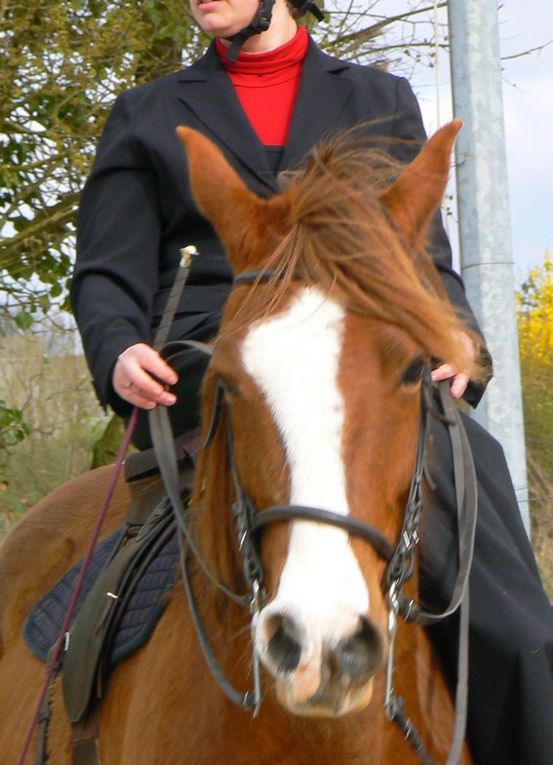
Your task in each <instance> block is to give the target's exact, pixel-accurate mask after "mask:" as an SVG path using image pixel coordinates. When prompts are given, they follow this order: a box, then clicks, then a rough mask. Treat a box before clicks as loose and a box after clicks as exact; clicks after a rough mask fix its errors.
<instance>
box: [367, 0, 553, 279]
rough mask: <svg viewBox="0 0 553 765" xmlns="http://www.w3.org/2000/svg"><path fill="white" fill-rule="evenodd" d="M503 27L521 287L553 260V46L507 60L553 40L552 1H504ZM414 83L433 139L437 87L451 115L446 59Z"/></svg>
mask: <svg viewBox="0 0 553 765" xmlns="http://www.w3.org/2000/svg"><path fill="white" fill-rule="evenodd" d="M453 1H454V2H455V0H453ZM381 4H382V8H383V10H384V9H385V6H389V7H390V12H393V11H394V10H396V9H397V8H398V7H401V6H405V3H404V2H398V1H397V0H382V3H381ZM430 4H431V0H430V1H429V5H430ZM444 19H445V15H444ZM499 23H500V44H501V55H502V58H503V62H502V67H503V101H504V108H505V134H506V144H507V146H506V148H507V162H508V177H509V197H510V207H511V231H512V243H513V262H514V275H515V279H516V281H517V283H520V282H521V281H523V280H524V279H525V278H526V276H527V274H528V271H529V270H530V268H532V267H533V266H535V265H538V264H540V263H542V262H543V257H544V252H545V250H546V249H549V251H550V252H551V253H552V254H553V42H552V44H551V45H549V46H548V47H546V48H545V49H544V50H542V51H541V52H540V53H533V54H530V55H527V56H522V57H520V56H519V57H515V58H507V57H511V56H517V54H519V53H521V52H523V51H525V50H530V49H532V48H536V47H538V46H541V45H544V44H546V43H547V42H549V41H553V2H552V1H551V0H524V1H523V0H505V2H504V3H503V7H502V8H501V9H500V11H499ZM411 82H412V84H413V86H414V89H415V91H416V93H417V95H418V97H419V100H420V103H421V107H422V110H423V116H424V120H425V124H426V127H427V130H428V131H429V132H432V131H433V130H434V129H435V128H436V126H437V124H438V119H437V107H436V103H437V99H436V91H437V83H438V82H439V85H440V88H439V91H440V98H439V103H440V122H441V123H443V122H446V121H447V119H448V118H449V117H450V116H451V105H450V87H451V86H450V76H449V61H448V58H447V56H444V55H442V57H441V59H440V65H439V68H438V73H437V75H436V72H435V71H434V70H429V69H425V68H422V67H419V68H418V69H416V70H415V71H414V72H413V75H412V77H411ZM452 239H454V237H453V236H452Z"/></svg>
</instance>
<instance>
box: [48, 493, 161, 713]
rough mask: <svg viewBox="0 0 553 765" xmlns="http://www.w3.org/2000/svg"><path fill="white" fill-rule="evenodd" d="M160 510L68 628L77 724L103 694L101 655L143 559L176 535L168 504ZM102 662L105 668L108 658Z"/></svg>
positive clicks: (69, 690)
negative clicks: (93, 701) (92, 702)
mask: <svg viewBox="0 0 553 765" xmlns="http://www.w3.org/2000/svg"><path fill="white" fill-rule="evenodd" d="M157 510H159V513H156V511H154V513H153V514H152V516H153V517H152V518H151V521H152V523H151V525H150V524H147V525H146V527H144V528H143V529H142V530H141V532H140V533H139V534H138V535H137V536H136V537H134V538H133V539H130V540H128V541H127V542H126V544H124V545H123V547H122V548H121V549H120V550H119V551H118V553H117V555H115V556H114V558H113V560H112V561H111V562H110V563H109V565H108V566H107V567H106V569H105V570H104V571H103V572H102V573H101V574H100V576H99V577H98V579H97V580H96V582H95V584H94V586H93V587H92V589H91V591H90V593H89V595H88V597H87V599H86V601H85V602H84V604H83V606H82V608H81V609H80V611H79V613H78V616H77V618H76V619H75V622H74V624H73V626H72V627H71V630H70V632H69V642H68V645H67V649H66V652H65V655H64V659H63V668H62V687H63V695H64V702H65V708H66V711H67V716H68V718H69V720H70V721H71V722H73V723H74V722H78V721H79V720H81V719H82V718H83V717H84V715H85V714H86V713H87V711H88V708H89V706H90V702H91V700H92V697H93V694H96V696H98V695H101V687H102V685H103V679H102V678H100V670H101V667H102V662H103V657H104V655H105V653H106V652H107V651H109V643H110V639H112V638H113V635H114V633H115V631H116V625H117V623H118V621H119V619H120V618H121V614H122V612H123V609H124V605H125V603H126V602H127V601H128V597H129V595H130V594H131V593H132V592H133V590H134V588H135V586H136V584H137V582H138V581H139V580H140V578H141V576H142V574H143V572H144V564H145V561H146V560H151V558H152V556H154V555H155V554H156V552H157V551H158V550H159V549H160V548H161V547H162V546H164V545H165V544H166V543H167V539H168V538H169V537H170V536H172V535H174V528H173V525H172V522H173V518H172V510H171V507H170V505H169V504H168V503H164V504H163V505H162V506H160V507H159V508H158V509H157ZM156 515H157V517H155V516H156ZM104 664H105V671H106V672H107V671H108V670H109V661H107V660H106V661H105V662H104Z"/></svg>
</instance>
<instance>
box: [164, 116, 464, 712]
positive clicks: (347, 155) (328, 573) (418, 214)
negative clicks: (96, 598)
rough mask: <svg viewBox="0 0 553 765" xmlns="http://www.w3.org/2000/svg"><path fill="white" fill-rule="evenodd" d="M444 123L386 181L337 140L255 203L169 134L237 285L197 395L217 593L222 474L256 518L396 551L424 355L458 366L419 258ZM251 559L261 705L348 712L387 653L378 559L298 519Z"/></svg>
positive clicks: (439, 187)
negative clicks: (358, 524)
mask: <svg viewBox="0 0 553 765" xmlns="http://www.w3.org/2000/svg"><path fill="white" fill-rule="evenodd" d="M459 127H460V124H459V123H458V122H453V123H451V124H449V125H447V126H445V127H444V128H442V129H441V130H440V131H438V133H436V135H435V136H434V137H433V138H432V139H431V140H430V141H429V142H428V143H427V144H426V146H425V147H424V148H423V149H422V151H421V152H420V153H419V154H418V156H417V157H416V159H415V160H414V161H413V162H412V163H411V164H410V165H408V166H407V167H405V168H404V169H402V170H401V171H398V173H396V175H395V179H394V180H392V179H391V175H390V174H391V172H392V171H393V170H394V168H393V167H392V165H391V164H390V163H389V162H388V161H387V160H385V159H384V158H383V156H380V155H375V154H374V152H371V151H366V150H358V149H352V148H351V146H350V145H349V144H348V142H347V140H342V139H336V140H334V141H331V142H329V143H327V144H324V145H321V146H319V147H317V149H316V150H314V151H313V152H312V153H311V155H310V157H309V158H308V160H307V162H306V165H305V167H304V168H303V169H302V170H298V171H297V172H296V173H294V174H292V175H291V176H290V177H289V178H287V181H286V184H285V186H284V188H283V190H282V192H281V193H279V194H277V195H275V196H273V197H271V198H269V199H262V198H259V197H258V196H256V195H255V194H253V193H252V192H251V191H250V190H249V189H248V188H247V187H246V186H245V184H244V183H243V182H242V180H241V179H240V178H239V176H238V174H237V173H236V172H235V171H234V169H232V167H231V166H230V164H229V162H228V161H227V160H226V159H225V157H224V156H223V154H222V152H221V151H220V150H219V149H218V148H217V147H216V146H215V145H213V144H212V143H211V142H210V141H209V140H208V139H207V138H206V137H204V136H203V135H201V134H200V133H197V132H195V131H193V130H191V129H188V128H179V129H178V133H179V136H180V138H181V140H182V142H183V143H184V145H185V148H186V151H187V157H188V165H189V172H190V179H191V185H192V189H193V193H194V195H195V198H196V201H197V203H198V206H199V208H200V209H201V211H202V212H203V213H204V214H205V215H206V217H207V218H208V219H209V220H210V221H211V223H212V225H213V226H214V228H215V230H216V232H217V234H218V236H219V237H220V239H221V241H222V242H223V243H224V245H225V248H226V251H227V254H228V258H229V260H230V262H231V264H232V267H233V270H234V272H235V274H237V275H240V274H245V273H250V272H252V271H253V272H254V273H253V275H252V274H251V273H250V276H249V277H246V278H243V279H242V280H241V281H240V280H238V281H237V282H236V284H235V288H234V289H233V291H232V294H231V296H230V299H229V301H228V303H227V306H226V309H225V313H224V316H223V321H222V325H221V332H220V334H219V336H218V338H217V340H216V341H215V345H214V353H213V357H212V361H211V363H210V367H209V370H208V372H207V375H206V380H205V383H204V407H205V414H204V421H205V424H206V427H208V423H209V422H210V421H211V420H212V411H213V406H214V398H215V396H216V390H219V391H222V396H223V398H224V400H225V402H226V403H225V407H224V408H225V412H224V418H225V419H226V420H227V421H228V422H229V423H230V426H231V428H232V456H231V459H232V462H233V470H230V469H229V467H228V460H229V457H228V455H227V449H226V446H224V447H222V448H221V449H220V452H219V459H220V460H222V461H223V463H224V465H226V469H224V465H223V464H221V462H218V461H217V460H216V459H214V458H213V456H211V457H210V454H209V452H210V449H207V450H206V453H205V454H204V455H203V456H202V458H201V462H200V466H199V472H200V477H201V480H200V488H199V489H198V490H197V497H196V499H197V501H198V502H199V503H200V504H202V505H203V512H204V516H205V522H203V528H204V530H205V529H207V528H208V529H209V531H206V533H205V534H204V537H206V538H208V537H209V538H211V539H212V540H213V541H212V543H211V544H212V551H211V555H210V553H209V550H207V547H208V545H207V543H205V539H204V550H207V552H206V555H207V556H208V558H209V559H210V562H211V564H212V565H213V566H214V567H215V568H216V570H217V573H218V574H219V575H220V576H221V578H223V579H226V580H227V581H229V579H231V578H232V577H235V576H236V571H237V570H240V564H239V559H238V558H237V552H236V542H235V540H234V539H233V533H232V531H231V530H230V526H229V525H228V524H229V523H230V522H229V521H227V520H224V519H223V515H224V514H228V515H229V516H230V509H229V508H230V505H231V504H232V497H233V492H234V491H235V486H234V483H235V482H236V481H235V480H234V481H233V477H232V475H231V473H233V472H234V476H235V478H236V476H239V481H240V485H241V487H243V490H244V492H245V493H246V494H247V495H248V497H249V498H250V499H251V501H252V503H253V505H254V506H255V507H256V508H258V511H257V512H259V513H260V514H262V513H263V511H264V509H266V508H270V507H274V506H282V505H285V506H307V507H310V508H317V509H321V510H323V511H330V512H332V513H335V514H337V515H339V516H342V517H345V518H353V519H356V520H359V521H362V522H364V523H365V524H369V525H370V526H371V527H373V528H375V529H377V530H378V531H379V532H380V533H381V534H382V535H384V536H385V537H386V538H387V539H388V540H389V541H390V543H395V541H396V538H397V535H398V533H399V529H400V528H401V523H402V519H403V512H404V508H405V503H406V496H407V493H408V490H409V486H410V481H411V476H412V472H413V465H414V461H415V456H416V452H417V439H418V432H419V422H420V410H421V397H422V393H421V391H422V387H423V384H422V382H421V380H422V377H423V371H424V370H425V369H427V368H428V365H429V364H430V361H431V359H447V360H448V361H449V362H451V363H453V364H455V365H456V366H457V367H458V368H463V369H469V368H470V361H469V359H468V358H467V357H466V356H465V355H464V350H463V347H462V345H461V343H459V333H460V332H461V325H460V323H459V321H458V319H457V318H456V316H455V315H454V312H453V310H452V309H451V307H450V305H449V304H448V302H447V300H446V299H445V297H444V295H443V293H442V290H441V287H440V284H439V282H438V279H437V276H436V272H435V268H434V266H433V265H432V263H431V261H430V259H429V257H428V255H427V254H426V252H425V241H426V234H427V231H428V228H429V226H430V223H431V219H432V216H433V214H434V213H435V211H436V209H437V208H438V207H439V205H440V203H441V200H442V196H443V194H444V190H445V186H446V183H447V177H448V172H449V165H450V155H451V150H452V147H453V144H454V140H455V136H456V134H457V132H458V130H459ZM262 272H265V277H266V278H265V277H263V276H261V273H262ZM225 443H226V441H225ZM210 487H211V488H210ZM224 505H226V506H224ZM201 524H202V522H200V533H201V528H202V525H201ZM260 551H261V552H260V556H261V560H262V565H263V570H264V586H265V590H266V592H267V600H266V603H265V605H264V607H263V608H262V610H261V612H260V614H259V618H258V621H257V625H256V628H255V644H256V650H257V653H258V655H259V657H260V659H261V661H262V662H263V664H264V666H265V667H266V669H267V670H268V671H269V673H270V674H271V675H272V676H273V677H274V678H275V679H276V688H277V695H278V698H279V700H280V702H281V703H282V704H283V705H284V706H285V707H286V708H287V709H289V710H290V711H292V712H294V713H296V714H300V715H319V716H340V715H343V714H346V713H348V712H351V711H354V710H357V709H360V708H363V707H364V706H366V705H367V704H368V702H369V700H370V698H371V695H372V687H373V679H374V676H375V673H376V672H377V671H378V669H379V667H380V666H381V665H382V663H383V661H384V659H385V656H386V653H387V648H388V638H387V619H388V603H387V599H386V592H385V588H384V587H383V578H384V574H385V568H386V561H385V560H384V557H385V556H383V555H382V553H381V551H379V550H378V549H377V548H376V547H375V546H373V545H371V544H367V543H366V541H364V540H360V539H357V538H354V537H353V536H352V535H351V534H349V533H348V530H347V528H343V527H340V526H334V525H329V524H327V523H317V522H316V521H313V520H306V519H305V518H295V519H290V520H286V519H285V520H282V521H280V522H277V523H274V524H271V525H270V526H267V527H266V528H265V529H264V531H263V535H262V540H261V543H260Z"/></svg>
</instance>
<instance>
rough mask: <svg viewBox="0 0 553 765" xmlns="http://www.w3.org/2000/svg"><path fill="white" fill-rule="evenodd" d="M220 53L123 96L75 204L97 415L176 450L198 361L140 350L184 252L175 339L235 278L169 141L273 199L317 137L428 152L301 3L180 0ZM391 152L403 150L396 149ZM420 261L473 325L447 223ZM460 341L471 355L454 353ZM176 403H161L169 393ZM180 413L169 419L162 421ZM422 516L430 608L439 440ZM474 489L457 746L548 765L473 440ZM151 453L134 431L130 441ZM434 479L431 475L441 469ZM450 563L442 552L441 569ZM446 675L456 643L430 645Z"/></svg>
mask: <svg viewBox="0 0 553 765" xmlns="http://www.w3.org/2000/svg"><path fill="white" fill-rule="evenodd" d="M190 7H191V11H192V14H193V16H194V18H195V19H196V21H197V22H198V24H199V25H200V26H201V28H202V29H203V30H204V31H205V32H206V33H207V34H209V35H210V36H211V37H213V38H215V39H214V41H213V43H212V44H211V46H210V47H209V49H208V50H207V52H206V54H205V55H204V56H203V57H202V58H201V59H199V60H198V61H197V62H196V63H195V64H193V65H192V66H190V67H188V68H187V69H186V70H185V71H181V72H178V73H176V74H174V75H170V76H168V77H163V78H159V79H157V80H154V81H153V82H151V83H149V84H147V85H144V86H141V87H138V88H134V89H132V90H130V91H127V92H125V93H123V94H122V95H121V96H120V97H119V98H118V99H117V101H116V102H115V104H114V107H113V110H112V113H111V115H110V117H109V119H108V122H107V124H106V128H105V130H104V133H103V136H102V139H101V141H100V144H99V147H98V152H97V156H96V161H95V164H94V167H93V170H92V173H91V175H90V177H89V179H88V181H87V183H86V186H85V189H84V191H83V197H82V202H81V208H80V213H79V220H78V258H77V264H76V267H75V277H74V281H73V287H72V300H73V307H74V310H75V315H76V317H77V321H78V324H79V329H80V331H81V334H82V337H83V344H84V348H85V352H86V355H87V359H88V362H89V365H90V368H91V370H92V372H93V376H94V384H95V387H96V391H97V393H98V396H99V398H100V401H101V402H102V404H104V405H108V404H109V405H110V406H111V407H112V408H113V409H114V410H115V411H116V412H117V413H119V414H121V415H123V416H125V417H127V416H128V415H129V413H130V411H131V408H132V407H133V406H137V407H139V408H140V409H144V410H146V409H150V408H153V407H155V406H156V405H158V404H163V405H168V406H170V412H171V418H172V423H173V427H174V429H175V432H176V433H182V432H185V431H189V430H190V429H193V428H195V427H196V426H197V413H198V390H199V386H200V382H201V378H202V375H203V371H204V361H203V359H202V358H200V357H198V356H196V355H195V354H187V357H186V359H185V360H183V361H182V362H181V363H180V365H179V367H178V368H177V369H176V370H175V369H172V368H171V367H169V366H168V365H167V364H166V363H165V362H164V361H163V360H162V359H161V357H160V356H159V354H158V353H157V351H155V350H154V349H153V348H152V347H151V343H152V339H153V335H154V333H155V329H156V327H157V326H158V324H159V322H160V319H161V314H162V312H163V307H164V305H165V302H166V299H167V295H168V292H169V290H170V287H171V284H172V282H173V279H174V275H175V272H176V268H177V263H178V253H179V249H180V248H181V247H183V246H184V245H187V244H195V245H196V247H197V249H198V251H199V253H200V255H199V256H198V257H197V258H196V259H195V260H194V261H193V264H192V267H191V272H190V277H189V280H188V282H187V286H186V288H185V289H184V293H183V296H182V299H181V302H180V305H179V307H178V309H177V314H176V318H175V321H174V323H173V326H172V329H171V334H170V339H183V338H194V339H199V340H209V339H212V337H213V336H214V335H215V333H216V331H217V327H218V323H219V320H220V315H221V311H222V308H223V305H224V303H225V300H226V298H227V296H228V293H229V291H230V286H231V281H232V273H231V270H230V267H229V265H228V263H227V261H226V259H225V254H224V251H223V249H222V246H221V244H220V242H219V241H218V240H217V238H216V236H215V234H214V232H213V230H212V228H211V226H210V225H209V224H208V223H207V221H206V220H205V219H204V218H203V217H202V216H201V215H200V214H199V212H198V211H197V209H196V207H195V205H194V202H193V199H192V196H191V192H190V188H189V184H188V181H187V174H186V159H185V157H184V153H183V151H182V147H181V146H180V144H179V143H178V141H177V139H176V137H175V128H176V126H177V125H188V126H190V127H194V128H196V129H198V130H201V131H202V132H203V133H205V134H206V135H208V136H209V137H210V138H211V139H212V140H213V141H215V142H216V143H217V144H218V145H219V146H220V147H221V148H222V150H223V151H224V153H225V155H226V157H227V159H228V160H229V161H230V162H231V164H232V165H233V167H234V168H235V169H236V170H237V172H238V173H239V174H240V176H241V177H242V178H243V180H244V181H245V183H246V184H247V185H248V186H249V188H251V189H252V190H253V191H254V192H256V193H258V194H260V195H263V196H270V195H271V194H273V193H275V192H276V191H278V180H277V175H278V173H279V172H281V171H282V170H285V169H287V168H289V167H290V166H292V165H293V164H294V163H295V162H297V161H299V160H301V158H302V157H303V156H304V155H305V153H306V152H307V151H309V149H310V148H312V146H313V145H314V144H315V143H317V142H318V141H319V140H320V139H321V138H323V137H324V136H325V135H326V134H328V133H331V132H333V131H338V130H344V129H348V128H351V127H353V126H355V125H359V124H361V123H362V124H363V131H364V134H365V135H366V137H367V139H368V140H370V139H373V140H375V139H377V138H379V139H383V140H387V141H388V144H389V145H390V146H391V147H392V148H393V149H394V151H395V153H396V154H401V155H402V158H403V159H409V158H410V155H411V156H412V152H413V151H414V149H412V148H407V147H408V145H409V144H408V143H406V142H410V146H411V147H413V146H414V145H415V144H417V143H418V144H419V145H420V143H421V142H422V141H423V140H424V137H425V135H424V128H423V125H422V121H421V116H420V111H419V108H418V105H417V102H416V100H415V97H414V95H413V93H412V91H411V89H410V87H409V85H408V83H407V82H406V80H404V79H402V78H398V77H394V76H393V75H391V74H388V73H386V72H383V71H379V70H376V69H372V68H370V67H363V66H358V65H353V64H349V63H348V62H346V61H341V60H338V59H335V58H332V57H330V56H327V55H326V54H324V53H323V52H322V51H320V50H319V49H318V48H317V47H316V45H315V44H314V42H313V41H312V40H311V38H310V37H309V35H308V34H307V32H306V31H305V28H304V27H298V25H297V23H296V20H297V18H298V17H299V16H301V15H303V14H305V13H306V12H308V11H311V12H312V13H313V14H315V15H317V16H318V15H319V13H320V12H319V11H318V8H317V6H316V5H315V3H313V2H310V0H307V1H306V0H288V2H287V0H212V1H211V0H190ZM402 142H403V143H402ZM430 249H431V253H432V256H433V259H434V262H435V264H436V267H437V269H438V271H439V273H440V276H441V277H442V281H443V283H444V286H445V288H446V290H447V292H448V295H449V297H450V299H451V300H452V302H453V304H454V305H455V306H456V308H457V310H458V311H460V312H461V313H462V314H463V316H464V318H465V320H466V321H467V324H468V325H469V326H470V327H471V328H473V329H475V328H476V322H475V320H474V318H473V316H472V312H471V311H470V308H469V306H468V304H467V301H466V298H465V295H464V290H463V286H462V282H461V280H460V277H459V276H458V275H457V274H456V273H455V272H454V271H453V270H452V268H451V251H450V247H449V244H448V241H447V237H446V235H445V233H444V230H443V227H442V226H441V223H439V222H438V223H437V224H436V226H435V227H434V230H433V232H432V236H431V248H430ZM465 341H466V340H465ZM433 377H434V379H441V378H445V377H451V390H452V393H453V395H454V396H455V397H460V396H461V395H464V396H465V398H466V399H467V400H468V401H469V403H472V404H473V405H475V404H476V403H477V402H478V399H479V397H480V395H481V394H482V390H479V389H478V388H477V387H476V386H474V385H472V384H469V381H468V379H467V377H466V375H464V374H463V373H462V371H458V370H452V369H451V368H450V367H449V366H448V365H442V366H441V367H439V368H438V369H437V370H434V372H433ZM166 384H167V385H170V386H172V387H171V389H170V390H166V388H165V385H166ZM176 402H178V403H177V406H173V404H175V403H176ZM434 431H435V432H434V433H433V438H434V444H435V449H434V451H435V464H434V466H433V467H434V471H433V474H434V473H435V476H434V480H435V482H436V484H437V486H436V489H435V490H434V492H433V494H432V498H431V499H432V504H433V505H435V507H433V508H432V512H431V513H427V514H426V521H425V527H424V528H423V532H424V536H423V539H422V542H421V556H422V561H421V581H422V585H423V588H424V593H426V594H427V597H428V593H429V592H430V593H433V594H436V593H437V594H438V596H442V595H444V593H443V590H444V585H445V583H446V582H447V580H448V574H449V573H450V572H449V565H448V563H449V560H451V559H452V558H453V560H454V559H455V558H454V556H451V555H450V556H449V559H448V558H447V555H446V552H448V551H449V550H450V544H451V540H453V539H454V536H455V530H454V529H452V524H453V523H454V522H453V518H454V508H455V497H454V496H453V492H452V479H451V464H450V456H449V447H448V445H447V442H446V441H445V438H444V433H443V428H441V426H440V424H439V423H435V424H434ZM467 431H468V436H469V439H470V441H471V445H472V448H473V451H474V454H475V462H476V468H477V474H478V479H479V489H480V502H479V522H478V529H477V536H476V548H475V560H474V564H473V571H472V575H471V593H472V601H471V638H470V651H471V676H470V685H471V688H470V690H471V693H470V694H469V698H470V702H469V724H468V735H469V739H470V741H471V744H472V746H473V750H474V754H475V760H476V762H477V763H482V765H483V764H484V763H486V765H495V763H501V765H529V764H530V763H531V764H532V765H546V763H547V765H549V763H551V762H552V761H553V725H552V723H553V677H552V668H551V662H552V656H553V614H552V612H551V609H550V607H549V603H548V600H547V598H546V596H545V594H544V593H543V589H542V587H541V584H540V581H539V576H538V574H537V570H536V566H535V562H534V559H533V555H532V552H531V549H530V547H529V545H528V541H527V538H526V535H525V532H524V529H523V527H522V524H521V522H520V517H519V513H518V508H517V504H516V500H515V496H514V492H513V491H512V486H511V483H510V479H509V475H508V472H507V468H506V466H505V462H504V459H503V455H502V452H501V449H500V447H499V446H498V444H497V443H496V442H495V441H494V440H493V439H492V438H491V436H489V434H487V433H486V432H485V431H483V430H482V429H481V428H479V427H478V426H477V425H476V424H475V423H473V422H472V421H469V422H468V423H467ZM135 443H136V444H137V446H138V447H139V448H147V447H148V446H149V445H150V441H149V434H148V430H147V424H146V418H145V417H143V418H141V421H140V422H139V427H138V429H137V432H136V435H135ZM437 464H439V470H438V469H436V468H437ZM444 551H446V552H444ZM433 631H434V633H435V636H434V637H435V642H436V645H437V649H438V651H439V652H440V653H441V655H442V656H443V657H444V658H445V659H446V663H447V664H448V666H453V665H454V661H453V659H452V656H451V655H450V654H452V655H453V656H455V649H454V643H455V639H456V629H455V622H454V620H451V619H449V620H448V621H447V622H446V623H445V624H443V625H442V626H440V627H439V628H433Z"/></svg>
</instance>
